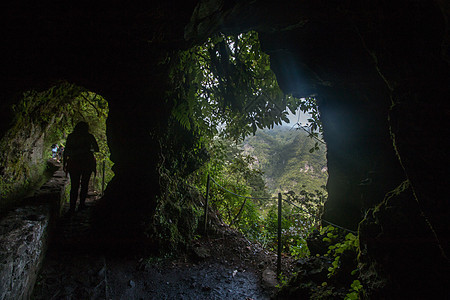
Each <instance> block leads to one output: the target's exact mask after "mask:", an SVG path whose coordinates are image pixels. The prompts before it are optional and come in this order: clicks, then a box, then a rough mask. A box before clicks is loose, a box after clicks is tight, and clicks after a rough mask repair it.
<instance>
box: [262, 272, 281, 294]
mask: <svg viewBox="0 0 450 300" xmlns="http://www.w3.org/2000/svg"><path fill="white" fill-rule="evenodd" d="M262 283H263V286H264V288H266V289H267V290H270V291H274V290H276V286H277V284H278V281H277V274H276V273H275V272H274V271H273V270H272V269H270V268H267V269H265V270H264V272H263V273H262Z"/></svg>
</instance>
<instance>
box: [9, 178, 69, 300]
mask: <svg viewBox="0 0 450 300" xmlns="http://www.w3.org/2000/svg"><path fill="white" fill-rule="evenodd" d="M65 188H66V178H65V176H64V174H63V172H62V171H61V170H60V171H57V172H56V173H55V176H54V177H53V178H52V179H50V180H49V181H48V182H47V183H46V184H45V185H43V186H42V188H41V189H40V190H39V191H37V192H36V193H35V195H34V196H33V197H31V198H28V199H27V204H26V205H25V206H23V207H19V208H16V209H14V210H11V211H10V212H9V213H8V214H7V215H6V216H5V217H4V218H2V219H1V221H0V278H1V281H0V299H1V300H7V299H29V298H30V296H31V293H32V291H33V287H34V284H35V281H36V278H37V274H38V272H39V269H40V267H41V264H42V261H43V259H44V257H45V252H46V250H47V245H48V242H49V233H50V230H51V228H52V224H53V222H54V221H55V220H56V218H57V217H59V215H60V208H61V207H62V205H61V202H62V201H64V195H65V193H64V191H65Z"/></svg>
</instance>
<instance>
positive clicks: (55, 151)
mask: <svg viewBox="0 0 450 300" xmlns="http://www.w3.org/2000/svg"><path fill="white" fill-rule="evenodd" d="M57 155H58V145H57V144H53V145H52V158H53V159H58V157H57Z"/></svg>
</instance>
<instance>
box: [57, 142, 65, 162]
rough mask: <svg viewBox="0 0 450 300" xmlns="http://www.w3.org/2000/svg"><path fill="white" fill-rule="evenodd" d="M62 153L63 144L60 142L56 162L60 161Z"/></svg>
mask: <svg viewBox="0 0 450 300" xmlns="http://www.w3.org/2000/svg"><path fill="white" fill-rule="evenodd" d="M63 154H64V145H63V144H60V145H59V148H58V162H61V161H62V159H63Z"/></svg>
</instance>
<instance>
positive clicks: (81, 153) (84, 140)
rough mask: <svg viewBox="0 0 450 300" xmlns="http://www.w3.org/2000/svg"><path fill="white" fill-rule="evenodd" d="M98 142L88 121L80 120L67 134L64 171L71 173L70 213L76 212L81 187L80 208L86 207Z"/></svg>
mask: <svg viewBox="0 0 450 300" xmlns="http://www.w3.org/2000/svg"><path fill="white" fill-rule="evenodd" d="M98 151H99V148H98V144H97V140H96V139H95V137H94V136H93V135H92V134H90V133H89V125H88V123H86V122H78V123H77V125H75V128H74V130H73V132H72V133H71V134H69V135H68V136H67V141H66V147H65V148H64V154H63V169H64V172H66V174H67V172H68V173H69V175H70V184H71V188H70V209H69V214H72V213H74V212H75V207H76V203H77V199H78V189H79V188H80V182H81V190H80V205H79V206H78V210H83V209H85V208H86V203H85V202H86V197H87V193H88V188H89V179H90V178H91V174H92V172H94V171H95V170H96V160H95V157H94V152H98Z"/></svg>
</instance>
